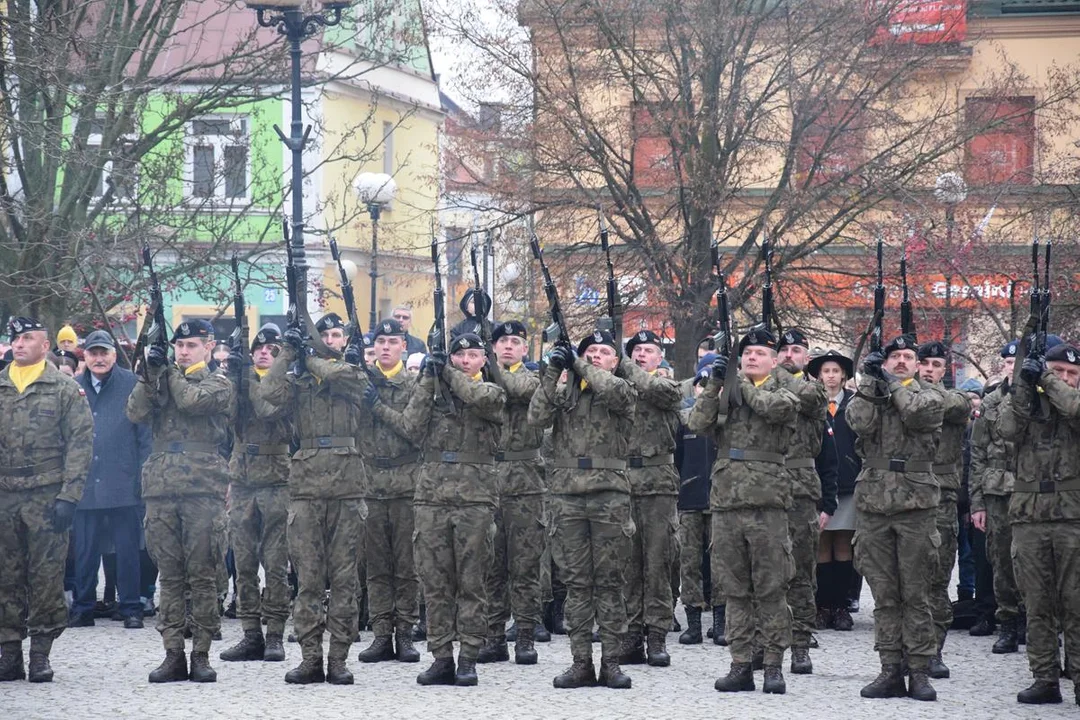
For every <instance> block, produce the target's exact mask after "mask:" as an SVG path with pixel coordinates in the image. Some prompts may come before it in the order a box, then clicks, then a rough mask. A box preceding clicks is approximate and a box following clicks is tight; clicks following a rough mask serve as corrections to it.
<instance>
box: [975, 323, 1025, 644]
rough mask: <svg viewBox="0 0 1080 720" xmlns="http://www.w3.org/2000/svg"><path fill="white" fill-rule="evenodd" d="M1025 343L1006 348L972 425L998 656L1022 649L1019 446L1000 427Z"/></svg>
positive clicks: (979, 522) (978, 514) (978, 515)
mask: <svg viewBox="0 0 1080 720" xmlns="http://www.w3.org/2000/svg"><path fill="white" fill-rule="evenodd" d="M1018 348H1019V343H1018V342H1017V341H1016V340H1013V341H1011V342H1009V343H1008V344H1006V345H1005V346H1004V347H1003V348H1001V357H1002V358H1003V359H1004V361H1005V362H1004V367H1003V368H1002V371H1001V372H1002V375H1003V379H1002V380H1001V381H1000V382H998V383H996V384H993V385H988V386H987V388H986V393H985V394H984V395H983V400H982V404H981V405H980V406H979V410H978V412H977V413H976V417H975V421H974V423H972V428H971V480H970V483H971V524H972V525H974V526H975V528H976V529H978V530H980V531H982V532H984V533H986V551H987V555H988V558H987V559H988V560H989V562H990V566H991V567H992V568H993V571H994V599H995V600H996V601H997V611H996V612H995V619H996V620H997V622H998V623H999V624H1000V630H999V634H998V639H997V641H996V642H995V643H994V647H993V652H994V654H996V655H1004V654H1008V653H1014V652H1017V651H1018V650H1019V642H1018V640H1019V638H1018V637H1017V631H1018V629H1019V627H1018V625H1019V621H1020V603H1021V598H1020V591H1019V589H1018V588H1017V585H1016V575H1015V573H1014V571H1013V560H1012V526H1011V525H1010V524H1009V497H1010V496H1011V495H1012V488H1013V482H1014V481H1015V479H1016V475H1015V468H1016V445H1015V444H1014V443H1013V442H1011V441H1009V440H1006V439H1005V438H1003V437H1002V436H1001V434H1000V433H999V432H998V430H997V423H998V421H999V418H1000V417H1001V404H1002V403H1003V402H1004V401H1005V398H1006V397H1008V395H1009V383H1010V380H1011V378H1012V376H1013V367H1014V365H1015V363H1016V352H1017V350H1018Z"/></svg>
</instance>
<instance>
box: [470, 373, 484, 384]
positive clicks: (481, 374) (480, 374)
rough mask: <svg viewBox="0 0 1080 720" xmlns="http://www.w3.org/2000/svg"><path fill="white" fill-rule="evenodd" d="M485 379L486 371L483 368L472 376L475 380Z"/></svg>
mask: <svg viewBox="0 0 1080 720" xmlns="http://www.w3.org/2000/svg"><path fill="white" fill-rule="evenodd" d="M483 379H484V371H483V370H481V371H480V372H478V373H476V374H475V375H473V376H472V380H473V382H480V381H481V380H483Z"/></svg>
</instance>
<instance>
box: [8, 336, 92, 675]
mask: <svg viewBox="0 0 1080 720" xmlns="http://www.w3.org/2000/svg"><path fill="white" fill-rule="evenodd" d="M8 336H9V337H10V338H11V351H12V356H13V360H12V363H11V364H10V365H8V366H7V367H6V368H5V369H4V370H3V371H2V372H0V445H2V446H3V457H4V465H3V466H0V681H5V680H22V679H23V678H24V677H26V667H25V665H24V664H23V650H22V641H23V639H24V638H25V637H26V636H27V634H28V633H29V635H30V675H29V679H30V682H51V681H52V678H53V670H52V666H51V664H50V662H49V653H50V652H51V650H52V644H53V641H54V640H55V639H56V638H58V637H60V635H61V633H63V632H64V628H65V627H67V607H66V606H65V604H64V562H65V559H66V558H67V550H68V531H69V530H70V529H71V524H72V521H73V519H74V517H75V506H76V505H77V504H78V502H79V500H80V498H81V497H82V493H83V484H84V482H85V481H86V473H87V470H88V469H89V467H90V459H91V450H92V447H93V437H94V421H93V418H92V417H91V414H90V408H89V406H88V405H87V404H86V398H85V397H84V396H83V391H82V390H81V389H80V387H79V385H78V384H77V383H76V382H75V381H74V380H72V379H71V378H68V377H66V376H64V375H63V374H62V373H61V372H60V371H59V370H57V369H56V368H55V367H53V366H52V365H51V364H50V363H49V362H48V361H47V360H46V359H45V357H46V355H47V354H48V352H49V332H48V330H46V328H45V326H44V325H43V324H42V323H40V322H38V321H37V320H34V319H33V318H26V317H15V318H12V319H11V321H10V322H9V323H8Z"/></svg>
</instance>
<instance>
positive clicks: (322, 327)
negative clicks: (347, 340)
mask: <svg viewBox="0 0 1080 720" xmlns="http://www.w3.org/2000/svg"><path fill="white" fill-rule="evenodd" d="M334 328H341V329H343V330H344V329H345V323H344V322H343V321H342V319H341V316H340V315H338V314H337V313H326V314H325V315H323V316H322V317H321V318H319V321H318V322H317V323H315V330H316V331H317V332H320V333H324V332H326V331H327V330H332V329H334Z"/></svg>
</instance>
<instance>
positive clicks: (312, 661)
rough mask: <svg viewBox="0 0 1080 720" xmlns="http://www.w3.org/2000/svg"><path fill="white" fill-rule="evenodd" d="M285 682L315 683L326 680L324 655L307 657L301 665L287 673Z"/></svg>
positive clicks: (296, 683)
mask: <svg viewBox="0 0 1080 720" xmlns="http://www.w3.org/2000/svg"><path fill="white" fill-rule="evenodd" d="M285 682H287V683H289V684H290V685H313V684H314V683H324V682H326V673H325V672H324V671H323V661H322V655H310V656H308V657H305V658H304V659H303V660H301V661H300V664H299V665H297V666H296V667H294V668H293V669H292V670H290V671H289V672H287V673H285Z"/></svg>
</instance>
